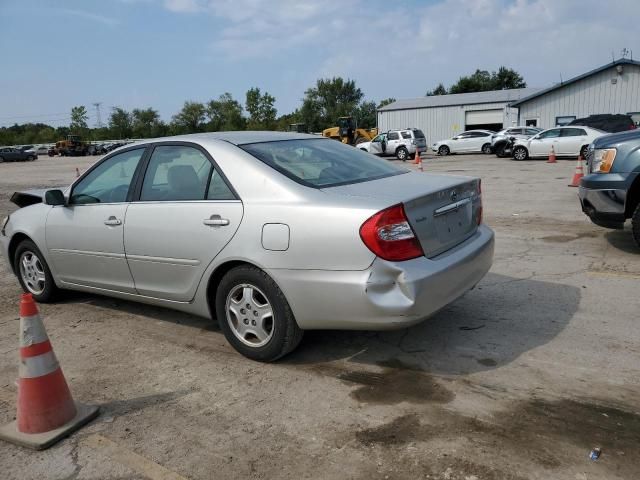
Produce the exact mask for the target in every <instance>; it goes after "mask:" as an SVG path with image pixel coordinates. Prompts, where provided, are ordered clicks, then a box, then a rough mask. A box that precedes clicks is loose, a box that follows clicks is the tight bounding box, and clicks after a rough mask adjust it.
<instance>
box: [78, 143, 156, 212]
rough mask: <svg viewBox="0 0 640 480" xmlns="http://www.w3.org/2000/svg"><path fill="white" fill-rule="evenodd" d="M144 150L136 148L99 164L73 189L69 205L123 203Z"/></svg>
mask: <svg viewBox="0 0 640 480" xmlns="http://www.w3.org/2000/svg"><path fill="white" fill-rule="evenodd" d="M144 150H145V149H144V148H137V149H135V150H129V151H126V152H122V153H119V154H117V155H114V156H113V157H109V158H108V159H106V160H105V161H103V162H102V163H100V164H99V165H98V166H97V167H96V168H94V169H93V170H91V171H90V172H89V173H88V174H87V175H86V176H85V177H84V178H83V179H82V180H80V181H79V182H78V183H77V184H76V185H75V186H74V187H73V190H72V192H71V196H70V198H69V203H70V204H72V205H73V204H75V205H78V204H87V203H120V202H125V201H126V200H127V193H129V187H130V186H131V180H132V179H133V175H134V173H135V171H136V167H137V166H138V162H140V159H141V158H142V154H143V153H144Z"/></svg>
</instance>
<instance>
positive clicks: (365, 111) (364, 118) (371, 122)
mask: <svg viewBox="0 0 640 480" xmlns="http://www.w3.org/2000/svg"><path fill="white" fill-rule="evenodd" d="M377 114H378V113H377V107H376V102H362V103H361V104H360V105H359V106H358V107H357V108H356V112H355V117H356V122H357V124H358V128H373V127H375V126H376V124H377Z"/></svg>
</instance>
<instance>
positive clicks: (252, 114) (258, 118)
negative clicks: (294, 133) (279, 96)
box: [245, 87, 278, 130]
mask: <svg viewBox="0 0 640 480" xmlns="http://www.w3.org/2000/svg"><path fill="white" fill-rule="evenodd" d="M275 101H276V99H275V97H274V96H272V95H270V94H269V92H264V94H262V93H260V89H259V88H257V87H254V88H251V89H249V90H248V91H247V98H246V102H245V108H246V110H247V113H248V114H249V121H248V127H249V129H252V130H272V129H274V128H275V126H276V114H277V113H278V111H277V110H276V108H275V107H274V106H273V104H274V103H275Z"/></svg>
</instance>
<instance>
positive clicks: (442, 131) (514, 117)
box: [378, 88, 538, 145]
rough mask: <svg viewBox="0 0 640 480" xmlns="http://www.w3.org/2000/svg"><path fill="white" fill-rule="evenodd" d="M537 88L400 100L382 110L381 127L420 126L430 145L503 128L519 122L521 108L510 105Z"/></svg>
mask: <svg viewBox="0 0 640 480" xmlns="http://www.w3.org/2000/svg"><path fill="white" fill-rule="evenodd" d="M537 91H538V89H536V88H520V89H513V90H495V91H490V92H475V93H458V94H453V95H434V96H431V97H419V98H410V99H406V100H397V101H395V102H393V103H391V104H389V105H386V106H384V107H382V108H380V109H379V110H378V128H379V129H380V131H382V132H384V131H387V130H391V129H396V128H410V127H412V128H413V127H415V128H419V129H420V130H422V131H423V132H424V134H425V136H426V137H427V145H431V144H432V143H433V142H436V141H438V140H442V139H444V138H450V137H452V136H454V135H456V134H457V133H460V132H464V131H465V130H472V129H477V128H480V129H489V130H501V129H502V128H504V127H508V126H511V125H516V124H517V121H518V110H517V109H513V108H510V107H509V104H510V103H511V102H514V101H516V100H520V99H523V98H525V97H528V96H531V95H533V94H534V93H535V92H537Z"/></svg>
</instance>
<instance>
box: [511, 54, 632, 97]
mask: <svg viewBox="0 0 640 480" xmlns="http://www.w3.org/2000/svg"><path fill="white" fill-rule="evenodd" d="M618 65H639V66H640V62H638V61H636V60H629V59H626V58H621V59H619V60H616V61H614V62H611V63H607V64H606V65H603V66H601V67H598V68H596V69H594V70H591V71H589V72H587V73H583V74H582V75H578V76H577V77H573V78H571V79H569V80H567V81H565V82H561V83H557V84H556V85H554V86H553V87H549V88H543V89H542V90H538V91H537V92H534V93H532V94H530V95H528V96H526V97H524V98H521V99H520V100H518V101H516V102H514V103H512V104H511V106H512V107H518V106H520V105H522V104H523V103H526V102H528V101H529V100H533V99H534V98H538V97H540V96H542V95H546V94H547V93H549V92H553V91H554V90H558V89H560V88H562V87H566V86H567V85H571V84H572V83H576V82H578V81H580V80H582V79H584V78H587V77H590V76H592V75H595V74H596V73H600V72H602V71H604V70H607V69H609V68H612V67H616V66H618Z"/></svg>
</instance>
